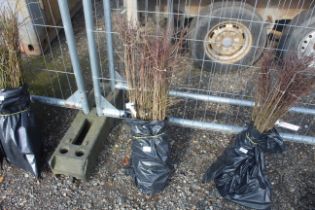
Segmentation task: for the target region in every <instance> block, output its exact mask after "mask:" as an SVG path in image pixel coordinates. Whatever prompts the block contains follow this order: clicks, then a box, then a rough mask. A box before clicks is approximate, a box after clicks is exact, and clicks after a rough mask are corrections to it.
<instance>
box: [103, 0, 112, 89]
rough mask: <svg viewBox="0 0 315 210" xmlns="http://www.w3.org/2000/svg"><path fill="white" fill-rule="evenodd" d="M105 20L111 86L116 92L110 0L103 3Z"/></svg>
mask: <svg viewBox="0 0 315 210" xmlns="http://www.w3.org/2000/svg"><path fill="white" fill-rule="evenodd" d="M103 2H104V3H103V6H104V18H105V33H106V41H107V57H108V65H109V76H110V86H111V89H112V91H114V90H115V69H114V52H113V39H112V14H111V10H110V0H104V1H103Z"/></svg>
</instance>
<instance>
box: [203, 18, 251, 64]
mask: <svg viewBox="0 0 315 210" xmlns="http://www.w3.org/2000/svg"><path fill="white" fill-rule="evenodd" d="M251 45H252V35H251V33H250V31H249V29H248V28H247V27H246V26H245V25H243V24H242V23H237V22H221V23H219V24H217V25H216V26H214V27H212V28H211V29H210V30H209V31H208V33H207V34H206V36H205V39H204V49H205V53H206V54H207V55H208V56H209V58H211V59H213V60H216V61H218V62H220V63H228V64H230V63H234V62H236V61H239V60H241V59H242V58H243V57H244V56H245V55H246V54H247V53H248V52H249V50H250V48H251Z"/></svg>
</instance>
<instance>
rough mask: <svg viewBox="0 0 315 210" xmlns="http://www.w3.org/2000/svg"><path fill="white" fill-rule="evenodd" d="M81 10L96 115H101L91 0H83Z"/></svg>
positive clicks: (97, 61) (98, 72)
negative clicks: (82, 12)
mask: <svg viewBox="0 0 315 210" xmlns="http://www.w3.org/2000/svg"><path fill="white" fill-rule="evenodd" d="M83 11H84V20H85V27H86V34H87V40H88V49H89V56H90V64H91V70H92V81H93V89H94V97H95V105H96V113H97V115H99V116H100V115H102V109H101V99H102V93H101V84H100V68H99V59H98V55H97V51H96V49H97V48H96V43H95V37H94V34H93V30H94V22H93V14H92V3H91V0H83Z"/></svg>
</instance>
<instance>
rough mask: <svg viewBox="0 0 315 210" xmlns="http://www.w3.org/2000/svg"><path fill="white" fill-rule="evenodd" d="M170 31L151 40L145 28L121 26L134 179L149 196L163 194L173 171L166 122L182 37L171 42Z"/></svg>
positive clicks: (125, 24)
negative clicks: (170, 91) (169, 93)
mask: <svg viewBox="0 0 315 210" xmlns="http://www.w3.org/2000/svg"><path fill="white" fill-rule="evenodd" d="M170 37H171V34H170V33H169V31H164V32H160V33H158V34H156V35H153V36H150V35H148V34H147V29H146V28H145V27H140V26H134V25H132V24H127V23H123V22H121V23H120V38H121V40H122V42H123V44H124V59H123V60H124V65H125V77H126V80H127V85H128V101H129V102H128V103H127V107H126V108H127V109H128V110H129V111H130V115H131V117H132V118H131V119H129V120H128V124H129V125H130V127H131V134H132V139H133V141H132V152H131V175H132V177H133V179H134V182H135V184H136V186H137V187H138V188H139V189H140V190H141V191H142V192H143V193H145V194H147V195H153V194H156V193H158V192H160V191H162V190H163V189H164V188H165V186H166V185H167V183H168V180H169V177H170V173H171V171H172V166H171V161H170V146H169V142H168V135H167V133H166V130H165V118H166V113H167V110H168V107H169V106H170V105H171V104H172V102H171V100H170V98H169V96H168V92H169V89H170V83H171V79H172V76H173V74H174V72H175V71H176V70H177V69H178V68H177V67H178V66H177V64H178V60H179V58H178V50H179V48H180V46H181V43H182V36H180V37H178V38H177V39H178V40H177V41H176V42H175V43H174V42H173V43H172V42H171V39H170Z"/></svg>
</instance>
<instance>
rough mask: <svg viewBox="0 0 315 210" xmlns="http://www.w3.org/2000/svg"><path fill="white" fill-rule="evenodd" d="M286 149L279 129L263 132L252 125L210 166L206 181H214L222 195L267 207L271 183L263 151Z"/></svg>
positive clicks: (237, 200)
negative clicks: (266, 173)
mask: <svg viewBox="0 0 315 210" xmlns="http://www.w3.org/2000/svg"><path fill="white" fill-rule="evenodd" d="M283 148H284V145H283V140H282V138H281V137H280V135H279V133H278V132H277V131H276V129H272V130H271V131H270V132H267V133H263V134H261V133H259V131H257V130H256V129H255V128H254V127H253V126H252V125H250V126H249V127H248V128H247V129H246V130H244V131H243V132H241V133H240V134H238V135H237V136H236V137H235V143H234V145H233V146H230V147H228V148H227V149H225V151H224V152H223V154H222V155H221V156H220V157H219V158H218V159H217V160H216V162H215V163H214V164H213V165H211V166H210V168H209V169H208V170H207V172H206V174H205V175H204V177H203V181H204V182H208V181H210V180H214V182H215V184H216V188H217V189H218V191H219V193H220V194H221V196H223V197H224V198H226V199H228V200H231V201H233V202H236V203H238V204H241V205H244V206H246V207H250V208H254V209H268V208H270V205H271V184H270V182H269V180H268V178H267V176H266V175H265V160H264V152H282V151H283Z"/></svg>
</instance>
